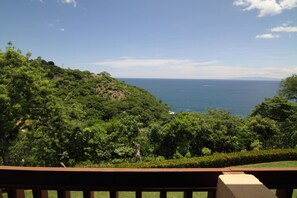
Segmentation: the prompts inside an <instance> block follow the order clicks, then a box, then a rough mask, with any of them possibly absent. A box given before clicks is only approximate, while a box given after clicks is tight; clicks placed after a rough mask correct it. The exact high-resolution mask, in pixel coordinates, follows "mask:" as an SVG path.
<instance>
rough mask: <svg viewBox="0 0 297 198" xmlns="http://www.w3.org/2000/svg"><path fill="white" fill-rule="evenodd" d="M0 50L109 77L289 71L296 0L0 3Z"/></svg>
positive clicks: (295, 69) (296, 55) (296, 50)
mask: <svg viewBox="0 0 297 198" xmlns="http://www.w3.org/2000/svg"><path fill="white" fill-rule="evenodd" d="M0 1H1V3H0V27H1V28H0V48H1V49H2V50H4V49H5V47H6V43H7V42H8V41H12V42H13V43H14V45H15V46H16V47H17V48H20V49H21V50H22V51H23V52H24V53H26V52H28V51H30V52H32V53H33V57H37V56H41V57H42V58H43V59H45V60H48V61H49V60H52V61H54V62H55V63H56V64H57V65H59V66H63V67H64V68H73V69H80V70H89V71H91V72H95V73H100V72H102V71H107V72H109V73H110V74H111V75H112V76H114V77H128V78H129V77H132V78H191V79H236V78H277V79H282V78H285V77H287V76H290V75H291V74H293V73H297V0H124V1H123V0H0Z"/></svg>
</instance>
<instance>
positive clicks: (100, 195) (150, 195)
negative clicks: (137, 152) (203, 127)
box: [3, 161, 297, 198]
mask: <svg viewBox="0 0 297 198" xmlns="http://www.w3.org/2000/svg"><path fill="white" fill-rule="evenodd" d="M236 167H243V168H280V167H297V161H279V162H269V163H259V164H247V165H241V166H236ZM274 192H275V191H274ZM167 196H168V198H182V197H183V193H182V192H168V194H167ZM26 197H28V198H31V197H32V192H31V191H30V190H28V191H26ZM71 197H72V198H81V197H83V194H82V192H71ZM106 197H109V193H108V192H95V198H106ZM193 197H194V198H206V197H207V194H206V193H205V192H194V196H193ZM293 197H297V190H294V194H293ZM3 198H7V195H6V194H4V195H3ZM49 198H57V193H56V192H55V191H49ZM120 198H135V193H134V192H120ZM143 198H159V193H158V192H143Z"/></svg>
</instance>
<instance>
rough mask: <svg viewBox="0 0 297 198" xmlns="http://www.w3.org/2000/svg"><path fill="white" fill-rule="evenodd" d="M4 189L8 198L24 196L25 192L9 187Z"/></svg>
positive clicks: (21, 197) (23, 197)
mask: <svg viewBox="0 0 297 198" xmlns="http://www.w3.org/2000/svg"><path fill="white" fill-rule="evenodd" d="M6 190H7V195H8V198H25V192H24V190H22V189H15V188H9V189H6Z"/></svg>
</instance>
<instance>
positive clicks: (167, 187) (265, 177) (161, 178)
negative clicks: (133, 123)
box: [0, 166, 297, 198]
mask: <svg viewBox="0 0 297 198" xmlns="http://www.w3.org/2000/svg"><path fill="white" fill-rule="evenodd" d="M243 172H244V173H246V174H252V175H254V176H255V177H256V178H258V179H259V180H260V181H261V182H262V183H263V184H264V185H265V186H266V187H268V188H270V189H277V191H276V195H277V196H278V197H281V198H284V197H286V198H287V197H292V192H293V189H296V188H297V168H265V169H263V168H257V169H254V168H253V169H252V168H177V169H175V168H172V169H125V168H124V169H104V168H103V169H102V168H99V169H97V168H41V167H39V168H35V167H34V168H33V167H5V166H3V167H0V189H2V192H0V198H2V193H4V192H5V193H7V194H8V197H9V198H23V197H25V196H24V190H27V189H29V190H32V194H33V197H34V198H37V197H38V198H47V197H48V191H47V190H56V191H57V197H58V198H70V191H82V192H83V197H84V198H91V197H94V191H109V197H110V198H117V197H118V192H119V191H134V192H135V197H136V198H141V197H142V192H155V191H157V192H160V193H159V194H160V197H161V198H165V197H167V192H168V191H170V192H171V191H181V192H183V193H184V197H185V198H191V197H193V192H197V191H206V192H207V193H208V197H216V186H217V181H218V176H219V175H221V174H236V173H243Z"/></svg>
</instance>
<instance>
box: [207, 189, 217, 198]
mask: <svg viewBox="0 0 297 198" xmlns="http://www.w3.org/2000/svg"><path fill="white" fill-rule="evenodd" d="M215 197H216V191H215V190H209V191H208V192H207V198H215Z"/></svg>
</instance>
